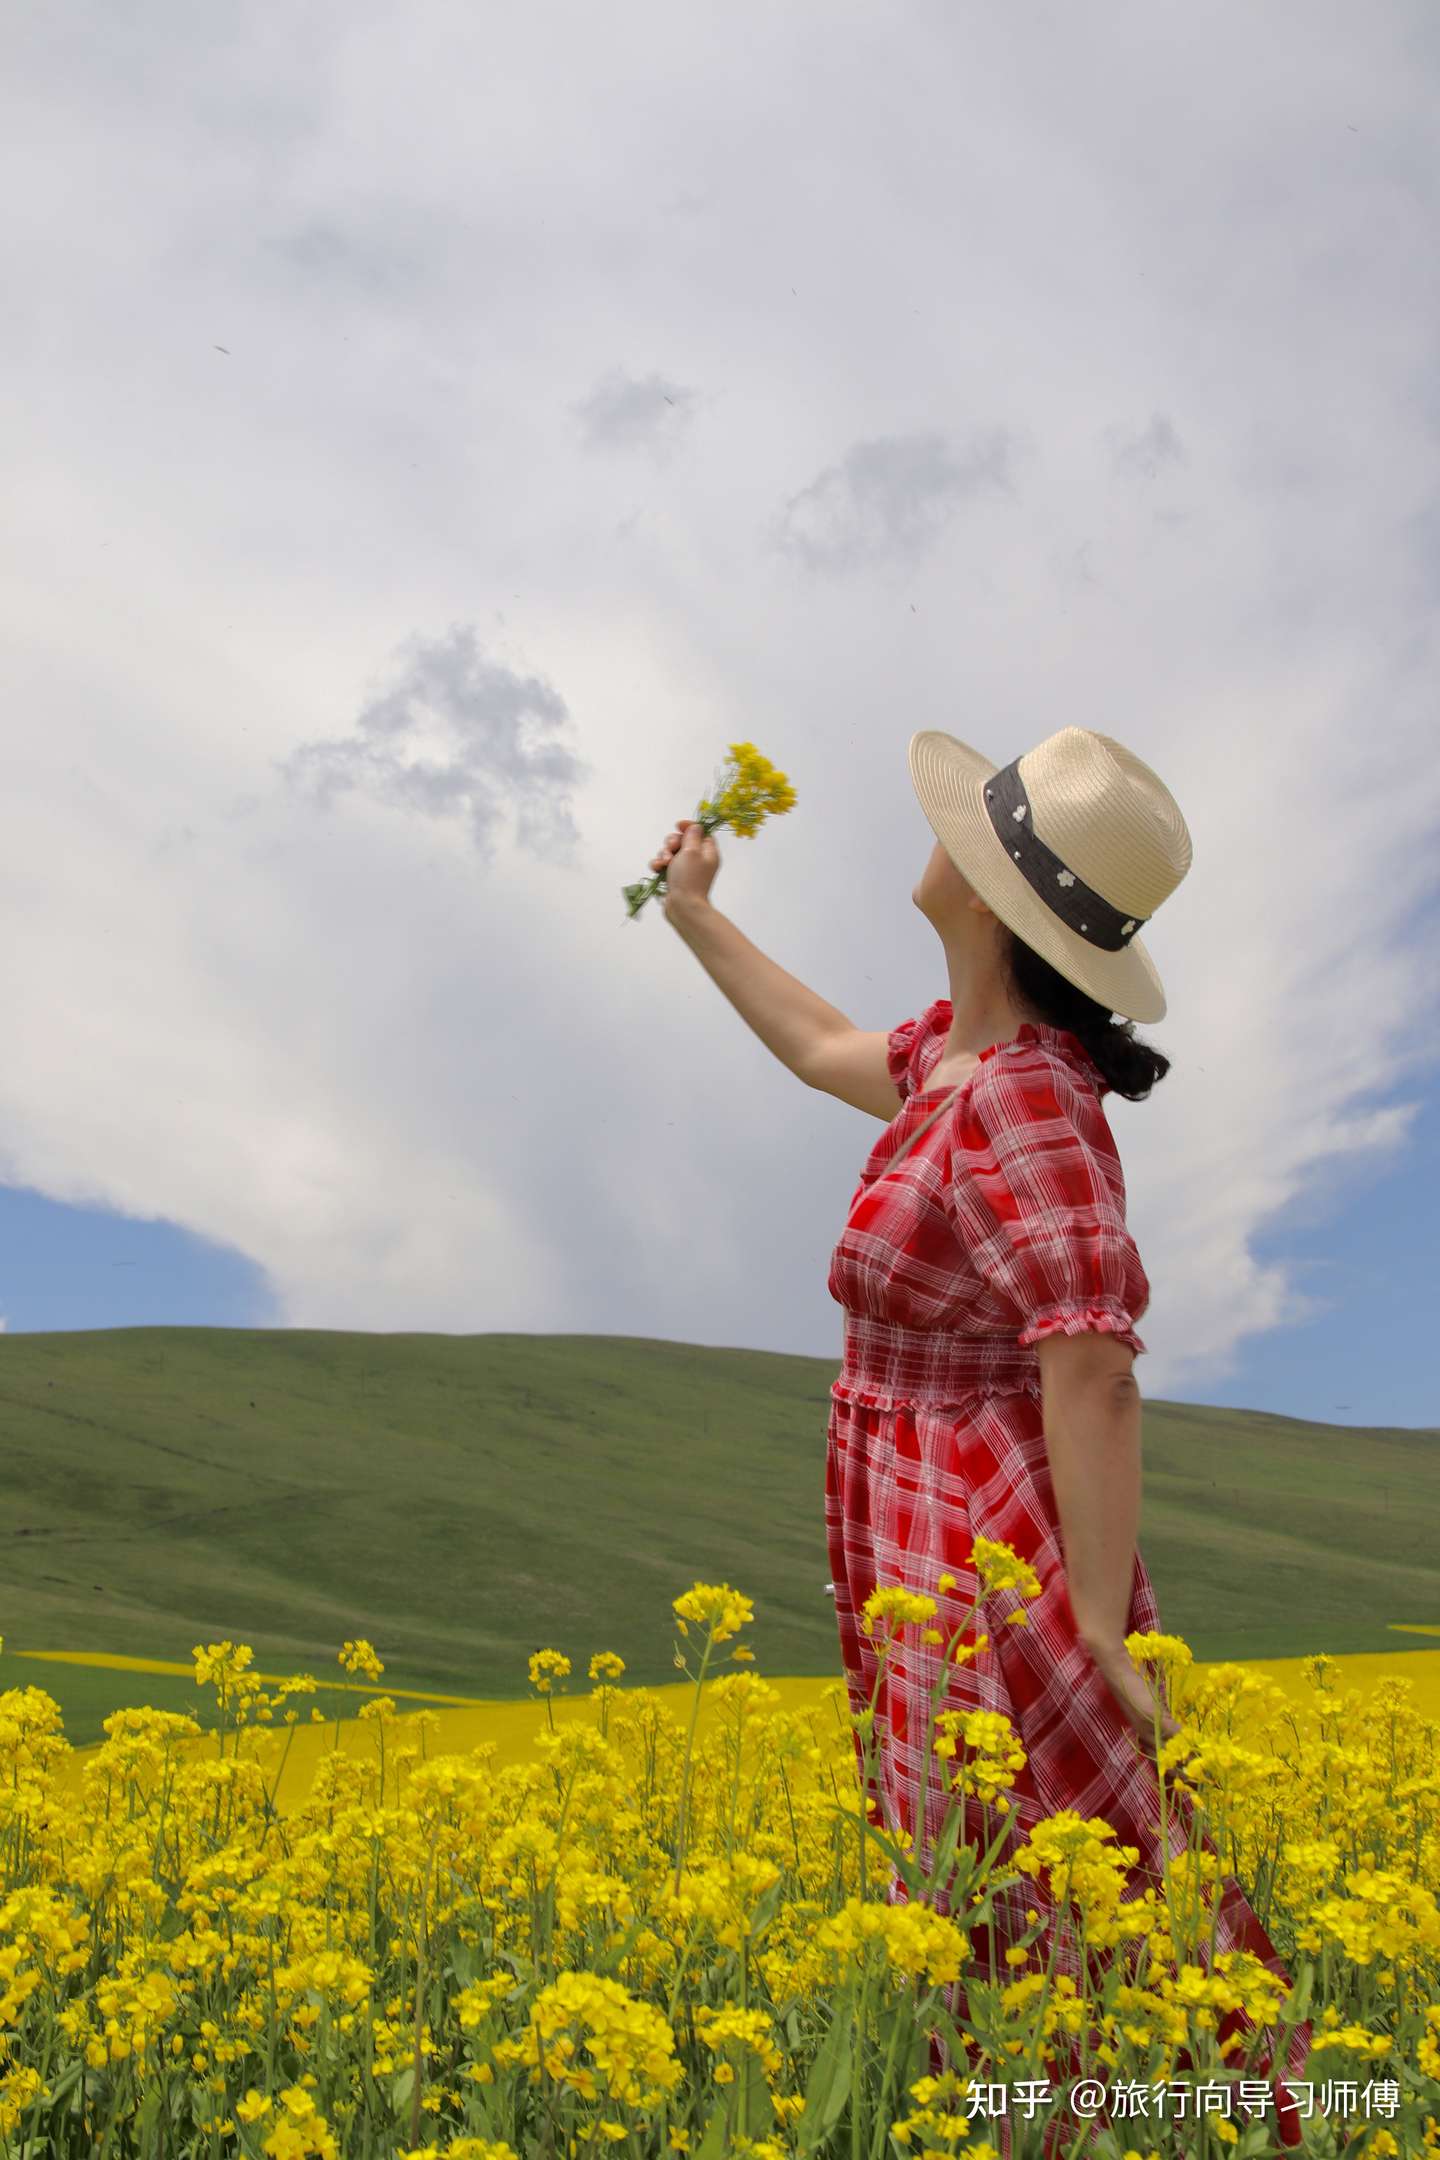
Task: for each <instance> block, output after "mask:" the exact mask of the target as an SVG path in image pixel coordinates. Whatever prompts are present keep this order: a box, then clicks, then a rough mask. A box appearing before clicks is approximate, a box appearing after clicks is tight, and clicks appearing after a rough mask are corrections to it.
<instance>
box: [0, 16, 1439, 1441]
mask: <svg viewBox="0 0 1440 2160" xmlns="http://www.w3.org/2000/svg"><path fill="white" fill-rule="evenodd" d="M6 42H7V48H8V62H9V64H8V68H7V71H6V72H7V83H6V87H5V89H4V91H3V94H0V144H3V147H0V175H3V180H4V185H5V200H6V202H7V204H8V205H9V214H8V216H7V218H6V220H5V224H4V229H3V233H0V249H3V262H4V283H5V290H6V293H7V306H6V310H5V314H6V331H5V335H4V340H3V347H0V390H3V415H4V421H5V434H6V451H5V469H6V484H5V488H4V491H3V500H0V546H3V571H4V575H3V580H0V611H3V613H0V622H3V629H0V666H3V683H4V713H5V724H6V733H7V747H8V754H7V757H6V760H5V768H4V783H5V784H4V785H3V787H0V904H3V917H4V922H5V924H6V926H7V929H6V934H5V936H4V937H3V938H0V1003H3V1009H4V1013H5V1025H4V1056H3V1058H0V1185H3V1189H0V1315H3V1320H4V1324H5V1325H6V1326H8V1328H9V1329H10V1330H11V1331H12V1332H24V1331H33V1330H49V1329H74V1328H92V1327H104V1328H109V1327H123V1326H132V1325H136V1324H142V1323H156V1322H173V1323H183V1324H192V1325H194V1324H207V1325H220V1326H229V1327H303V1328H337V1329H354V1330H380V1331H392V1330H395V1331H399V1330H404V1331H410V1330H425V1331H435V1332H441V1333H456V1334H460V1333H463V1334H469V1333H475V1332H488V1331H492V1330H503V1331H517V1330H518V1331H524V1332H536V1333H548V1332H551V1331H558V1332H567V1333H597V1334H625V1335H641V1336H660V1337H665V1338H670V1339H674V1340H680V1341H689V1342H698V1343H709V1344H736V1345H749V1346H754V1347H758V1348H764V1349H769V1350H779V1351H796V1352H803V1353H806V1354H810V1355H815V1356H823V1357H830V1356H834V1357H836V1358H837V1359H838V1355H839V1343H840V1328H841V1317H840V1313H839V1310H838V1308H837V1307H836V1306H835V1304H834V1303H833V1301H832V1300H831V1299H830V1297H829V1295H828V1293H827V1290H826V1286H825V1277H826V1271H827V1266H828V1261H829V1254H830V1250H831V1247H832V1246H833V1244H834V1242H835V1239H836V1237H837V1235H838V1233H839V1230H840V1227H841V1222H842V1219H843V1215H844V1211H845V1207H846V1204H847V1202H848V1199H849V1196H850V1193H851V1191H852V1189H853V1186H854V1183H855V1180H856V1177H857V1176H858V1172H859V1166H860V1164H861V1163H862V1161H863V1160H864V1158H865V1156H866V1154H867V1153H868V1151H869V1149H870V1148H871V1147H872V1145H873V1144H874V1141H875V1140H876V1138H878V1136H879V1133H880V1130H881V1127H880V1126H879V1124H878V1123H877V1122H876V1121H875V1120H873V1119H870V1118H867V1117H865V1116H864V1115H862V1114H861V1113H860V1112H858V1111H856V1110H853V1109H850V1108H848V1107H846V1106H845V1105H843V1104H841V1103H838V1102H836V1101H834V1100H833V1099H831V1098H829V1097H826V1096H821V1095H817V1094H815V1093H813V1092H812V1091H810V1090H807V1089H806V1088H804V1087H802V1086H801V1085H800V1084H799V1083H798V1082H797V1081H796V1080H795V1079H794V1078H793V1077H792V1076H791V1075H790V1074H789V1073H788V1072H787V1071H786V1070H785V1069H784V1068H783V1067H782V1066H781V1065H779V1064H778V1063H777V1062H776V1061H775V1060H774V1059H773V1058H772V1057H771V1056H770V1055H769V1053H768V1052H767V1051H766V1050H765V1049H764V1047H763V1045H762V1044H761V1043H760V1042H759V1040H758V1039H757V1038H756V1037H755V1036H754V1035H752V1034H751V1033H750V1032H749V1030H748V1029H747V1028H746V1027H745V1026H744V1024H743V1023H742V1022H741V1021H740V1020H739V1019H738V1017H737V1016H736V1014H735V1013H734V1012H733V1010H732V1009H731V1007H730V1006H729V1005H728V1004H727V1003H726V1001H725V1000H724V998H723V997H722V996H721V994H720V992H719V991H718V990H717V989H716V987H715V986H714V984H713V983H712V982H711V981H710V980H709V978H708V977H707V976H706V975H705V973H704V971H703V970H702V969H701V967H700V966H699V964H698V963H697V961H696V959H695V958H694V956H693V955H692V954H691V953H690V951H689V950H688V948H687V947H686V946H685V945H684V944H683V942H682V941H681V940H680V939H679V938H678V937H677V936H676V934H675V932H674V930H673V929H672V928H670V926H669V925H667V923H666V922H665V920H664V918H663V916H662V915H661V914H660V913H659V912H658V911H657V910H656V909H654V908H651V909H648V910H647V911H646V912H645V914H644V915H642V916H641V917H640V919H639V920H638V921H635V922H627V921H626V919H625V914H624V904H623V901H622V898H621V887H622V885H624V884H625V883H627V882H628V881H630V880H631V879H634V878H636V877H639V876H643V875H644V874H645V870H646V864H647V860H648V857H649V856H650V854H651V853H652V852H653V850H654V849H655V847H656V846H657V844H658V843H659V841H660V839H661V837H662V835H663V834H664V832H665V831H666V830H667V829H668V828H669V826H670V825H671V823H672V822H673V820H674V818H675V817H676V816H677V815H680V814H687V813H690V812H693V810H694V808H695V806H696V801H697V798H698V797H699V795H700V794H702V793H703V792H705V791H706V790H707V789H708V788H709V787H710V785H711V783H712V781H713V778H714V776H715V773H716V771H717V768H718V764H719V761H720V759H721V758H722V757H723V754H724V749H725V745H726V744H727V743H728V742H730V741H733V740H736V739H746V740H750V741H754V742H755V743H757V744H758V745H759V746H760V748H761V749H762V750H763V751H764V752H765V753H766V754H767V755H768V756H769V757H771V758H772V759H773V760H774V761H775V763H776V764H778V765H779V766H781V767H782V768H783V769H784V770H785V771H786V772H787V773H788V774H789V776H790V778H791V781H792V783H793V784H794V786H795V788H796V791H797V795H798V803H797V806H796V808H795V810H794V811H793V812H792V813H791V814H790V815H789V816H787V817H786V818H784V819H782V820H779V821H777V822H776V823H775V824H774V825H773V826H771V827H769V828H767V829H766V830H765V831H764V832H762V833H761V834H760V835H759V836H758V837H757V838H756V839H754V840H753V841H743V840H735V841H730V842H726V841H725V840H724V839H723V837H722V856H723V866H722V869H721V873H720V876H719V879H718V880H717V883H716V887H715V892H714V898H715V901H716V903H717V905H719V906H720V907H721V908H722V909H723V910H724V911H725V912H726V913H728V914H729V915H730V916H731V918H732V920H734V921H735V922H736V923H738V924H739V925H740V927H741V928H742V929H743V930H744V932H745V933H746V935H747V936H748V937H749V938H751V939H752V940H753V941H754V942H755V943H756V944H758V945H759V946H761V947H762V948H763V949H764V950H765V951H766V952H767V953H769V954H770V955H771V956H772V957H774V958H775V959H776V960H778V961H779V962H780V963H781V965H783V966H784V967H785V968H787V969H788V970H789V971H790V972H791V973H793V974H795V975H797V976H799V977H800V978H801V979H802V980H803V981H804V982H806V983H808V984H810V985H812V986H813V987H814V988H815V989H816V990H818V991H819V992H820V993H821V994H822V995H823V996H825V997H826V998H827V999H829V1000H830V1001H831V1002H832V1003H834V1004H836V1005H838V1006H839V1007H840V1008H841V1010H843V1011H844V1012H846V1013H847V1014H848V1015H849V1016H850V1018H851V1019H853V1020H854V1021H855V1022H856V1023H857V1024H858V1025H860V1026H862V1027H866V1028H881V1027H886V1028H888V1027H891V1026H893V1025H894V1024H895V1023H896V1022H897V1021H899V1020H901V1019H903V1018H905V1017H907V1016H908V1015H910V1014H912V1013H915V1012H917V1011H919V1010H920V1009H921V1008H922V1007H923V1006H924V1005H926V1004H927V1003H928V1002H929V1001H930V1000H931V999H932V998H934V997H936V996H939V995H942V994H944V992H945V990H946V987H947V983H946V976H945V971H944V965H943V959H942V955H941V952H940V948H939V945H938V942H937V941H936V940H935V938H934V935H933V933H932V931H931V930H930V928H929V926H928V925H927V924H926V922H925V921H924V920H923V918H922V917H921V916H920V915H919V914H918V912H917V910H916V909H915V907H914V905H913V902H912V900H911V891H912V887H913V885H914V882H915V879H916V878H917V876H918V875H919V873H920V871H921V869H922V867H923V865H924V862H925V860H926V857H927V856H928V854H929V851H930V847H931V844H932V836H931V833H930V829H929V827H928V826H927V824H926V823H925V820H924V817H923V813H922V812H921V810H920V808H919V805H918V802H917V801H916V799H915V796H914V793H913V790H912V788H911V785H910V781H909V777H908V773H907V770H906V760H905V751H906V744H907V741H908V739H909V736H910V734H911V733H912V731H913V730H914V729H916V728H920V727H940V728H945V729H947V730H948V731H949V732H951V733H952V734H955V735H956V736H958V737H959V738H960V739H961V740H962V741H965V742H968V743H971V744H974V745H975V746H976V747H977V748H979V749H981V750H982V751H983V752H984V753H985V754H986V755H987V756H988V757H990V758H992V759H993V760H994V761H995V763H997V764H1001V763H1005V762H1008V760H1009V759H1011V758H1012V757H1015V756H1017V755H1018V754H1020V753H1021V752H1022V751H1023V750H1025V749H1027V748H1029V747H1030V745H1031V744H1033V743H1035V742H1038V741H1040V740H1041V739H1043V738H1044V737H1045V736H1046V735H1048V734H1050V733H1051V732H1052V731H1053V730H1054V729H1055V728H1056V727H1059V726H1062V725H1065V724H1067V723H1075V724H1078V725H1081V726H1088V727H1093V728H1097V729H1099V730H1101V731H1103V732H1105V733H1108V734H1112V735H1116V736H1119V737H1121V738H1122V739H1123V740H1124V741H1125V742H1127V743H1128V744H1130V745H1131V746H1132V747H1133V748H1134V749H1135V750H1136V751H1137V752H1138V754H1139V755H1140V756H1141V757H1143V758H1144V759H1146V760H1147V761H1148V762H1149V763H1150V764H1152V765H1154V766H1155V767H1156V768H1157V770H1158V771H1159V772H1160V773H1161V775H1162V776H1163V777H1164V779H1165V780H1166V782H1167V784H1168V785H1169V786H1170V788H1171V789H1172V790H1173V792H1174V794H1175V795H1176V797H1177V799H1178V800H1179V802H1180V804H1181V807H1182V809H1183V811H1184V813H1185V816H1186V819H1187V822H1188V824H1189V826H1190V830H1191V834H1192V837H1193V841H1194V848H1195V857H1194V867H1193V869H1192V871H1191V873H1190V875H1189V877H1188V878H1187V879H1186V880H1185V882H1184V883H1183V885H1182V886H1181V887H1180V889H1179V890H1178V891H1177V892H1176V894H1175V895H1174V896H1173V897H1172V898H1171V899H1170V901H1169V902H1167V903H1166V905H1165V907H1164V909H1163V911H1162V913H1161V914H1160V915H1159V916H1158V917H1157V920H1156V921H1155V923H1154V924H1153V926H1152V927H1151V929H1150V930H1149V931H1148V932H1147V936H1146V943H1147V945H1148V946H1149V949H1150V951H1151V952H1152V954H1153V956H1154V957H1155V960H1156V962H1157V965H1158V966H1159V968H1160V971H1161V974H1162V976H1163V978H1164V980H1165V984H1166V989H1167V994H1168V997H1169V1007H1170V1009H1169V1012H1168V1014H1167V1016H1166V1018H1165V1019H1164V1020H1163V1021H1161V1022H1159V1023H1155V1024H1154V1025H1152V1026H1150V1027H1148V1028H1142V1031H1141V1032H1142V1033H1143V1034H1145V1035H1147V1037H1148V1038H1149V1039H1151V1040H1153V1041H1155V1042H1157V1043H1158V1044H1159V1045H1160V1046H1161V1047H1162V1048H1163V1049H1164V1050H1165V1051H1166V1052H1167V1053H1168V1054H1169V1056H1170V1057H1171V1058H1172V1059H1173V1061H1174V1067H1173V1071H1172V1073H1171V1074H1170V1076H1169V1077H1168V1078H1167V1080H1166V1081H1165V1082H1164V1083H1163V1085H1162V1086H1161V1087H1159V1088H1157V1090H1156V1091H1155V1094H1154V1095H1153V1097H1152V1098H1151V1099H1150V1100H1149V1101H1148V1102H1146V1103H1143V1104H1131V1103H1127V1102H1124V1101H1121V1100H1119V1099H1118V1098H1114V1097H1112V1098H1110V1101H1109V1104H1108V1106H1107V1107H1108V1110H1109V1114H1110V1119H1111V1125H1112V1129H1113V1131H1114V1133H1115V1136H1116V1140H1117V1142H1118V1144H1119V1147H1120V1150H1121V1155H1122V1158H1123V1160H1124V1163H1125V1169H1126V1176H1127V1181H1128V1185H1129V1194H1130V1221H1131V1227H1132V1229H1133V1230H1134V1232H1135V1235H1136V1237H1137V1240H1138V1242H1139V1244H1140V1248H1141V1252H1142V1255H1143V1257H1144V1260H1145V1263H1146V1267H1147V1270H1148V1272H1149V1275H1150V1278H1151V1283H1152V1292H1153V1295H1152V1303H1151V1307H1150V1311H1149V1314H1148V1315H1147V1317H1146V1320H1145V1321H1144V1322H1143V1323H1142V1328H1141V1332H1142V1334H1143V1335H1144V1337H1145V1340H1146V1342H1147V1343H1148V1345H1149V1355H1148V1356H1147V1357H1145V1358H1143V1359H1142V1360H1141V1361H1140V1364H1139V1366H1138V1368H1137V1373H1138V1377H1139V1379H1140V1381H1141V1385H1142V1388H1143V1389H1144V1391H1145V1393H1146V1394H1147V1395H1167V1396H1171V1397H1175V1398H1180V1399H1186V1400H1192V1401H1199V1402H1219V1403H1235V1404H1250V1405H1255V1406H1258V1407H1261V1408H1264V1409H1269V1410H1275V1411H1282V1412H1286V1413H1289V1414H1294V1415H1299V1416H1306V1417H1317V1418H1332V1419H1334V1421H1335V1422H1338V1423H1350V1424H1364V1423H1370V1422H1390V1423H1396V1424H1410V1425H1419V1424H1437V1425H1440V1378H1437V1363H1436V1359H1435V1353H1434V1344H1433V1336H1434V1320H1433V1309H1434V1300H1435V1295H1436V1288H1437V1262H1440V1251H1437V1237H1436V1231H1435V1227H1434V1226H1435V1222H1436V1219H1437V1203H1440V1142H1437V1138H1436V1133H1437V1128H1440V1013H1437V998H1436V991H1437V981H1436V970H1435V965H1434V955H1435V951H1436V949H1437V931H1440V891H1437V881H1440V873H1437V863H1440V848H1437V840H1440V757H1437V755H1436V752H1435V749H1434V742H1435V722H1436V712H1435V701H1436V682H1437V661H1440V650H1437V647H1440V612H1437V599H1440V373H1437V367H1436V351H1437V333H1440V258H1437V254H1436V250H1435V247H1434V234H1435V231H1436V226H1437V217H1440V161H1437V159H1436V156H1435V150H1434V114H1435V109H1436V98H1437V93H1440V18H1437V17H1436V15H1435V13H1434V10H1433V8H1432V7H1431V6H1430V5H1429V0H1377V4H1375V5H1372V6H1369V7H1367V8H1365V9H1355V8H1352V7H1349V6H1347V5H1342V4H1340V0H1322V4H1317V0H1305V4H1303V5H1302V4H1300V0H1276V4H1272V5H1270V6H1267V7H1266V8H1264V9H1260V10H1256V9H1253V8H1250V7H1245V6H1242V5H1240V4H1238V0H1225V4H1222V5H1218V6H1215V7H1210V8H1206V9H1201V10H1197V9H1195V8H1194V7H1193V6H1188V5H1180V4H1178V0H1162V4H1159V5H1157V4H1155V0H1146V4H1144V5H1140V4H1138V0H1116V4H1112V5H1110V6H1107V7H1105V8H1103V9H1098V10H1089V9H1078V10H1068V9H1045V10H1039V9H1026V8H1018V9H1017V8H1007V9H997V8H994V7H990V6H983V5H979V4H969V0H965V4H958V5H957V4H956V0H944V4H940V0H895V4H891V5H888V6H885V7H880V6H873V5H872V6H860V5H856V4H853V0H839V4H837V0H827V4H826V5H825V6H823V7H822V6H820V5H818V4H815V0H790V4H789V5H787V6H786V7H784V8H778V9H777V8H759V7H753V8H740V9H736V8H733V7H731V8H719V7H711V6H704V5H701V6H693V7H683V8H673V7H671V8H665V7H659V6H656V5H653V4H649V0H638V4H635V5H629V6H622V8H621V9H620V10H619V12H618V14H617V13H616V11H615V10H613V9H612V10H608V11H604V12H603V13H597V12H596V11H595V10H594V9H592V8H589V7H582V6H580V5H577V4H573V0H554V4H547V5H545V6H542V7H535V8H512V9H499V8H489V9H476V8H474V7H469V6H460V5H449V4H445V0H420V4H418V5H408V6H404V7H402V6H400V5H399V4H396V0H385V4H383V5H375V4H364V0H361V4H358V5H357V4H355V0H348V4H347V5H345V6H343V7H342V6H340V5H338V4H333V0H313V4H311V5H309V6H307V7H305V8H303V9H293V8H279V7H264V6H259V5H254V4H250V0H238V4H235V5H231V6H229V7H227V8H225V9H223V10H221V9H217V8H213V7H200V8H197V7H194V6H192V5H189V4H180V0H168V4H167V0H136V4H135V5H133V6H131V7H127V8H126V9H124V10H116V9H114V8H112V7H108V6H101V5H98V4H97V5H89V6H84V5H66V4H64V0H59V4H56V5H54V6H50V7H47V8H44V9H41V8H32V9H29V10H26V11H22V12H21V14H20V15H18V16H16V17H14V18H12V20H11V23H10V25H9V29H8V33H7V40H6ZM897 1108H898V1104H897Z"/></svg>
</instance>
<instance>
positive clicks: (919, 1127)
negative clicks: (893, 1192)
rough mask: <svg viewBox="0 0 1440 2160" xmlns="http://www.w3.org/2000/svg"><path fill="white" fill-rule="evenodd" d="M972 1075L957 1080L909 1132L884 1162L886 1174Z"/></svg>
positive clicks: (947, 1106)
mask: <svg viewBox="0 0 1440 2160" xmlns="http://www.w3.org/2000/svg"><path fill="white" fill-rule="evenodd" d="M973 1077H974V1076H973V1074H970V1075H967V1076H966V1078H965V1079H964V1080H959V1081H957V1082H956V1084H955V1086H954V1087H953V1088H951V1090H950V1093H949V1094H948V1095H947V1096H946V1097H945V1099H944V1101H943V1102H941V1103H937V1104H936V1106H935V1108H934V1109H933V1110H932V1111H931V1113H930V1115H929V1117H927V1118H926V1119H925V1121H924V1123H923V1124H920V1125H917V1126H916V1128H915V1130H914V1132H912V1133H911V1135H910V1137H909V1139H908V1140H907V1141H906V1142H905V1145H904V1147H902V1148H900V1149H899V1150H898V1151H897V1153H895V1154H894V1155H892V1156H891V1157H890V1160H889V1162H887V1163H886V1165H885V1172H886V1174H888V1173H889V1172H890V1171H891V1170H893V1169H894V1167H895V1165H896V1163H898V1162H899V1160H900V1157H901V1156H902V1155H908V1154H909V1152H910V1150H911V1148H912V1147H914V1145H915V1142H916V1141H917V1140H918V1139H919V1138H920V1135H921V1133H925V1132H929V1130H930V1127H931V1126H932V1125H933V1124H934V1122H935V1120H936V1118H938V1117H939V1115H940V1113H941V1111H942V1110H948V1109H949V1107H950V1105H951V1103H952V1102H954V1100H955V1097H956V1096H957V1095H958V1094H959V1093H960V1090H961V1088H963V1087H968V1086H969V1084H970V1080H971V1079H972V1078H973Z"/></svg>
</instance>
